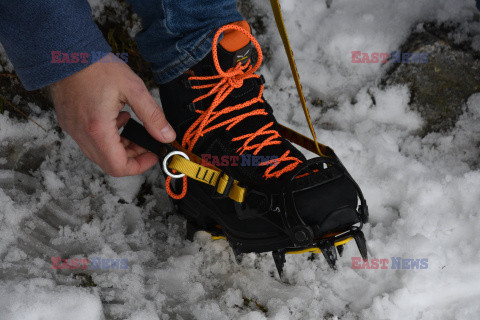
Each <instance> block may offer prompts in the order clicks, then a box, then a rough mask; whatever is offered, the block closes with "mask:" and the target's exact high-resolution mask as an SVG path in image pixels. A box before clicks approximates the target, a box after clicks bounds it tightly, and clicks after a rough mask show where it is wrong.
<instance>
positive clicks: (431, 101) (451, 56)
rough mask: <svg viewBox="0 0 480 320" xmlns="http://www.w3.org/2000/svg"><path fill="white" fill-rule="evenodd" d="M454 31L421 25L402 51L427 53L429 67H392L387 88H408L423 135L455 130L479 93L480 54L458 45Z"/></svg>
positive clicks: (410, 65)
mask: <svg viewBox="0 0 480 320" xmlns="http://www.w3.org/2000/svg"><path fill="white" fill-rule="evenodd" d="M454 29H455V28H454V27H446V26H440V27H439V26H436V25H434V24H430V23H426V24H420V25H419V27H417V30H416V31H414V32H413V33H412V34H411V35H410V37H409V38H408V39H407V41H406V42H405V44H404V45H403V46H402V47H401V48H400V49H399V51H401V52H409V53H422V52H427V53H428V62H427V63H392V66H391V68H390V69H389V71H388V72H387V74H386V77H385V78H384V80H383V81H382V83H383V84H384V85H393V84H407V85H408V86H409V88H410V92H411V106H412V108H413V109H415V110H417V111H418V112H420V114H421V115H422V117H423V118H424V120H425V125H424V128H423V134H424V135H425V134H427V133H429V132H443V131H446V130H448V129H450V128H452V127H453V126H454V124H455V123H456V121H457V120H458V117H459V116H460V115H461V114H462V113H463V107H464V104H465V102H466V101H467V99H468V98H469V97H470V96H471V95H472V94H474V93H476V92H480V53H479V52H476V51H474V50H472V49H471V47H470V46H469V45H468V44H467V43H461V44H456V43H455V42H454V40H453V39H451V37H449V35H450V34H451V33H452V31H454Z"/></svg>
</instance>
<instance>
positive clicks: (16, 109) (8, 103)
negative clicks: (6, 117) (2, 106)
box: [0, 96, 47, 132]
mask: <svg viewBox="0 0 480 320" xmlns="http://www.w3.org/2000/svg"><path fill="white" fill-rule="evenodd" d="M0 98H2V100H3V101H4V102H5V103H6V104H7V106H10V107H11V108H12V109H13V110H15V111H17V112H18V113H20V114H21V115H22V116H24V117H25V118H27V119H28V120H30V121H32V122H33V123H35V124H36V125H37V126H39V127H40V128H42V129H43V131H45V132H46V131H47V130H46V129H45V128H44V127H42V126H41V125H39V124H38V123H36V122H35V120H32V119H31V118H30V117H29V116H27V115H26V114H25V113H23V112H22V111H21V110H20V109H18V108H17V107H15V106H14V105H13V104H11V103H10V101H8V100H7V99H5V98H4V97H2V96H0Z"/></svg>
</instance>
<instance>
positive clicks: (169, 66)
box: [128, 0, 244, 84]
mask: <svg viewBox="0 0 480 320" xmlns="http://www.w3.org/2000/svg"><path fill="white" fill-rule="evenodd" d="M128 2H130V3H131V4H132V8H133V11H135V13H137V14H138V15H139V16H140V17H141V18H142V26H143V30H142V31H141V32H140V33H138V34H137V36H136V41H137V44H138V47H139V49H140V53H141V54H142V57H143V58H144V59H145V60H147V61H148V62H150V63H151V64H152V71H153V75H154V79H155V81H156V82H157V83H159V84H162V83H166V82H169V81H170V80H173V79H175V78H177V77H178V76H180V75H181V74H183V73H184V72H185V71H187V70H188V69H190V68H191V67H193V66H194V65H195V64H197V63H198V62H200V61H201V60H202V59H203V58H204V57H205V56H206V55H207V54H208V53H209V52H210V51H211V50H212V41H213V36H214V35H215V32H216V31H217V30H218V28H220V27H221V26H223V25H225V24H228V23H231V22H235V21H241V20H244V19H243V17H242V16H241V15H240V13H239V12H238V11H237V4H236V0H128Z"/></svg>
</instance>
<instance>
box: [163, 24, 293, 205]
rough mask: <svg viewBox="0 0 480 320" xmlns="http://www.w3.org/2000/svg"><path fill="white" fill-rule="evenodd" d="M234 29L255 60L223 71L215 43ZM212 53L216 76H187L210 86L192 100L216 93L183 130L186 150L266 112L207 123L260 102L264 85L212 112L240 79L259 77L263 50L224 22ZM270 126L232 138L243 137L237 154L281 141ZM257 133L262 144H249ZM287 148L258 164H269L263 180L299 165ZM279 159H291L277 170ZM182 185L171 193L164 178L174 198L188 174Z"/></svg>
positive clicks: (257, 151)
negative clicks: (252, 94)
mask: <svg viewBox="0 0 480 320" xmlns="http://www.w3.org/2000/svg"><path fill="white" fill-rule="evenodd" d="M229 29H233V30H237V31H239V32H242V33H243V34H245V35H246V36H247V37H248V38H249V39H250V41H251V42H252V43H253V45H254V46H255V49H256V50H257V53H258V59H257V62H256V64H255V65H254V66H252V65H251V61H248V62H247V63H246V64H245V65H242V63H241V62H238V63H237V65H236V66H235V67H232V68H230V69H228V70H226V71H223V70H222V68H221V67H220V63H219V61H218V54H217V43H218V38H219V37H220V35H221V34H222V33H223V32H224V31H225V30H229ZM212 55H213V62H214V65H215V69H216V70H217V73H218V75H215V76H207V77H196V76H191V77H189V78H188V79H189V80H197V81H208V82H209V83H208V84H204V85H196V86H192V89H207V88H211V89H210V91H209V92H208V93H206V94H204V95H202V96H200V97H198V98H196V99H195V100H193V103H195V102H198V101H200V100H203V99H205V98H208V97H210V96H212V95H215V97H214V99H213V102H212V104H211V105H210V107H209V108H208V109H207V110H205V111H203V110H196V112H197V113H199V114H200V116H199V117H198V119H197V120H196V121H195V122H194V123H193V124H192V125H191V126H190V127H189V128H188V130H187V132H186V133H185V135H184V137H183V140H182V146H183V147H184V148H185V149H187V150H189V151H192V150H193V147H194V146H195V144H196V143H197V141H198V139H200V138H201V137H203V136H204V135H205V134H207V133H209V132H211V131H213V130H215V129H218V128H221V127H226V128H225V130H230V129H231V128H232V127H234V126H235V125H237V124H238V123H240V122H241V121H242V120H244V119H246V118H248V117H251V116H261V115H268V113H267V112H266V111H265V110H264V109H256V110H253V111H249V112H246V113H242V114H240V115H238V116H235V117H232V118H230V119H228V120H226V121H223V122H220V123H218V124H215V125H210V126H209V124H211V123H212V122H213V121H215V119H217V118H218V117H220V116H222V115H225V114H227V113H229V112H232V111H237V110H241V109H244V108H247V107H249V106H251V105H253V104H255V103H263V102H264V101H263V99H262V95H263V84H262V85H261V86H260V91H259V93H258V96H257V97H255V98H253V99H251V100H249V101H246V102H243V103H239V104H237V105H234V106H229V107H225V108H223V109H222V110H220V111H215V108H217V107H218V106H219V105H220V104H221V103H222V102H223V101H224V100H225V98H227V96H228V95H229V94H230V93H231V92H232V91H233V90H234V89H237V88H241V87H242V86H243V82H244V81H245V80H247V79H251V78H260V76H259V75H257V74H255V71H257V70H258V68H260V65H261V64H262V59H263V54H262V49H261V48H260V45H259V44H258V42H257V40H256V39H255V38H254V37H253V36H252V35H251V34H250V33H249V32H248V31H246V30H245V29H244V28H242V27H240V26H237V25H234V24H230V25H225V26H223V27H221V28H220V29H218V31H217V33H216V34H215V36H214V38H213V44H212ZM212 80H218V81H217V82H213V83H212ZM272 126H273V122H269V123H268V124H266V125H265V126H263V127H261V128H260V129H258V130H257V131H256V132H253V133H249V134H245V135H243V136H240V137H236V138H233V139H232V141H241V140H244V142H243V145H242V146H241V147H240V148H239V149H238V150H237V152H238V154H239V155H242V154H243V153H244V152H245V151H252V150H253V155H257V154H258V153H259V152H260V151H261V150H262V148H264V147H266V146H270V145H277V144H281V143H282V141H280V140H278V138H280V137H281V136H280V134H279V133H278V131H277V130H274V129H270V128H271V127H272ZM259 136H265V140H263V141H262V142H261V143H256V144H253V145H250V143H251V142H252V141H253V140H254V139H255V138H257V137H259ZM289 154H290V150H287V151H286V152H285V153H284V154H283V155H282V156H281V157H279V158H276V159H271V160H268V161H264V162H262V163H260V164H259V165H260V166H269V167H268V168H267V170H265V173H264V175H263V177H264V178H265V179H270V178H272V177H275V178H279V177H280V176H281V175H282V174H284V173H285V172H289V171H291V170H293V169H294V168H296V167H297V166H298V164H300V163H301V162H302V161H301V160H300V159H298V158H296V157H292V156H289ZM282 162H291V163H289V164H288V165H285V166H284V167H283V168H282V169H280V170H275V168H276V167H277V166H278V165H279V164H280V163H282ZM182 179H183V188H182V192H181V193H180V194H175V193H173V192H172V190H171V188H170V182H171V178H170V177H167V179H166V181H165V186H166V190H167V193H168V194H169V195H170V197H172V198H174V199H181V198H183V197H184V196H185V195H186V193H187V177H186V176H184V177H183V178H182Z"/></svg>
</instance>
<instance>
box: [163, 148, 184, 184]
mask: <svg viewBox="0 0 480 320" xmlns="http://www.w3.org/2000/svg"><path fill="white" fill-rule="evenodd" d="M176 154H178V155H179V156H182V157H184V158H185V159H187V160H190V158H189V157H188V156H187V154H186V153H185V152H182V151H172V152H170V153H169V154H167V155H166V156H165V158H164V159H163V171H164V172H165V173H166V174H167V176H169V177H172V178H174V179H178V178H183V177H184V176H185V174H184V173H180V174H173V173H171V172H170V171H168V168H167V161H168V159H170V157H173V156H174V155H176Z"/></svg>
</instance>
